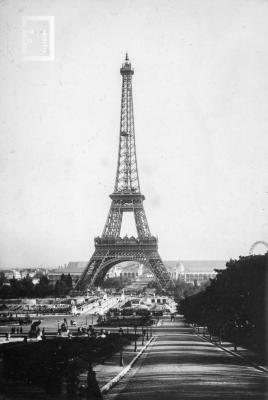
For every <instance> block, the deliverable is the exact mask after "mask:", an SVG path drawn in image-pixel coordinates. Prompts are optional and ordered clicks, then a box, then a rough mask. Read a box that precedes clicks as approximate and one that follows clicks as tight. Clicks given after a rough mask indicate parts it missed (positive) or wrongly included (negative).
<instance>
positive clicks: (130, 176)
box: [75, 54, 174, 290]
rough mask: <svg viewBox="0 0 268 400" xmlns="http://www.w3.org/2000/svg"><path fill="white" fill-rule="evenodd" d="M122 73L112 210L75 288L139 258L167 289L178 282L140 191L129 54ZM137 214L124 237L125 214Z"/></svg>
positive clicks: (99, 280) (97, 281)
mask: <svg viewBox="0 0 268 400" xmlns="http://www.w3.org/2000/svg"><path fill="white" fill-rule="evenodd" d="M120 73H121V75H122V99H121V118H120V133H119V151H118V162H117V172H116V178H115V185H114V191H113V193H112V194H111V195H110V198H111V199H112V203H111V207H110V210H109V214H108V217H107V220H106V223H105V226H104V229H103V232H102V236H101V237H97V238H95V240H94V242H95V251H94V253H93V255H92V257H91V258H90V260H89V263H88V265H87V267H86V268H85V270H84V271H83V273H82V275H81V277H80V279H79V280H78V282H77V284H76V287H75V289H77V290H84V289H86V288H88V287H91V286H93V285H99V284H100V283H101V282H102V281H103V279H104V277H105V275H106V273H107V272H108V271H109V269H110V268H112V267H113V266H114V265H116V264H118V263H121V262H123V261H138V262H140V263H142V264H143V265H146V266H147V267H148V268H149V269H150V270H151V272H152V273H153V275H154V277H155V279H156V281H157V283H158V285H159V286H160V288H161V289H163V290H165V289H167V288H168V287H169V286H170V285H172V286H173V285H174V283H173V281H172V279H171V278H170V276H169V274H168V272H167V270H166V268H165V266H164V264H163V262H162V260H161V258H160V255H159V253H158V243H157V238H156V237H155V236H152V235H151V232H150V229H149V225H148V222H147V218H146V214H145V211H144V207H143V201H144V200H145V197H144V195H143V194H142V193H141V191H140V183H139V175H138V166H137V157H136V145H135V130H134V114H133V99H132V75H133V74H134V71H133V69H132V68H131V63H130V61H129V58H128V55H127V54H126V58H125V62H124V63H123V65H122V67H121V69H120ZM125 212H132V213H133V214H134V219H135V225H136V229H137V237H133V236H132V237H130V238H128V237H127V236H126V237H124V238H121V237H120V231H121V225H122V219H123V214H124V213H125Z"/></svg>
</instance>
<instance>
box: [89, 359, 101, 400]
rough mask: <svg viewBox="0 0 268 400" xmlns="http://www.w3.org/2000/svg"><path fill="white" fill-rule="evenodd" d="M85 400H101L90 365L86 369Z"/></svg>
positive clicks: (94, 373)
mask: <svg viewBox="0 0 268 400" xmlns="http://www.w3.org/2000/svg"><path fill="white" fill-rule="evenodd" d="M87 399H88V400H103V397H102V394H101V391H100V388H99V385H98V382H97V379H96V372H95V371H93V369H92V365H91V364H90V365H89V367H88V373H87Z"/></svg>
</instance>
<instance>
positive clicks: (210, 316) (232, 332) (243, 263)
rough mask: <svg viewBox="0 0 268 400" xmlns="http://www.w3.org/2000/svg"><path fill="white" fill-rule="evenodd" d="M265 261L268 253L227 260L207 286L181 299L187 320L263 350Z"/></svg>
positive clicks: (181, 306)
mask: <svg viewBox="0 0 268 400" xmlns="http://www.w3.org/2000/svg"><path fill="white" fill-rule="evenodd" d="M267 261H268V253H266V255H258V256H257V255H256V256H248V257H239V259H238V260H230V261H229V262H228V263H227V264H226V269H225V270H217V272H218V274H217V276H216V278H215V279H213V280H211V285H210V286H209V287H207V288H206V289H205V290H204V291H203V292H200V293H198V294H195V295H193V296H190V297H188V298H186V299H184V300H182V301H181V302H180V310H181V312H182V313H183V314H184V316H185V319H186V321H188V322H192V323H197V324H200V325H202V324H205V325H206V326H208V328H209V330H210V331H211V332H212V333H216V334H219V333H223V334H224V335H225V337H226V338H228V339H229V340H236V341H237V340H239V342H240V343H241V344H242V345H246V346H248V347H252V348H255V349H258V350H259V351H260V352H261V353H262V354H264V350H265V345H264V344H265V341H266V340H265V322H266V301H265V300H266V285H267V278H268V275H267V265H268V264H267Z"/></svg>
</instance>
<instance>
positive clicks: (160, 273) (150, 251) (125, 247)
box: [75, 236, 171, 291]
mask: <svg viewBox="0 0 268 400" xmlns="http://www.w3.org/2000/svg"><path fill="white" fill-rule="evenodd" d="M124 261H137V262H139V263H141V264H143V265H145V266H147V267H148V268H149V270H150V271H151V272H152V274H153V275H154V277H155V280H156V282H157V283H158V286H159V288H160V289H162V290H163V291H166V290H167V289H168V288H169V286H170V282H171V280H170V276H169V274H168V272H167V270H166V268H165V266H164V264H163V262H162V260H161V257H160V255H159V253H158V246H157V239H156V238H155V237H154V236H151V237H150V238H146V239H136V238H134V237H132V238H123V239H121V238H117V239H107V238H95V251H94V253H93V255H92V257H91V259H90V260H89V262H88V265H87V267H86V268H85V270H84V272H83V274H82V275H81V277H80V279H79V281H78V283H77V285H76V288H75V289H76V290H80V291H84V290H87V289H89V288H92V287H94V286H100V285H101V283H102V282H103V280H104V278H105V275H106V274H107V272H108V271H109V270H110V269H111V268H112V267H113V266H114V265H116V264H119V263H121V262H124Z"/></svg>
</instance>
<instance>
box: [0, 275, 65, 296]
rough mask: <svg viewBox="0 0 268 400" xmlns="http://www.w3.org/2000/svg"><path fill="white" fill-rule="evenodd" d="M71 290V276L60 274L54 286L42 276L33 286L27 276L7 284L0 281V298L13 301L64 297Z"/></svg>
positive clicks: (13, 279) (2, 280) (11, 280)
mask: <svg viewBox="0 0 268 400" xmlns="http://www.w3.org/2000/svg"><path fill="white" fill-rule="evenodd" d="M71 289H72V277H71V275H70V274H69V275H64V274H62V275H61V277H60V279H59V281H57V282H56V284H55V286H54V284H53V283H52V282H51V281H50V280H49V279H48V277H47V276H45V275H42V276H41V277H40V281H39V282H38V283H37V284H36V285H34V284H33V281H32V278H31V277H30V276H29V275H27V276H26V277H25V278H23V279H20V280H19V279H15V278H12V279H10V280H9V282H8V284H7V282H6V281H5V280H4V279H1V281H0V298H2V299H12V298H13V299H14V298H22V297H28V298H34V297H41V298H43V297H47V296H64V295H66V294H68V293H69V291H70V290H71Z"/></svg>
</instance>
